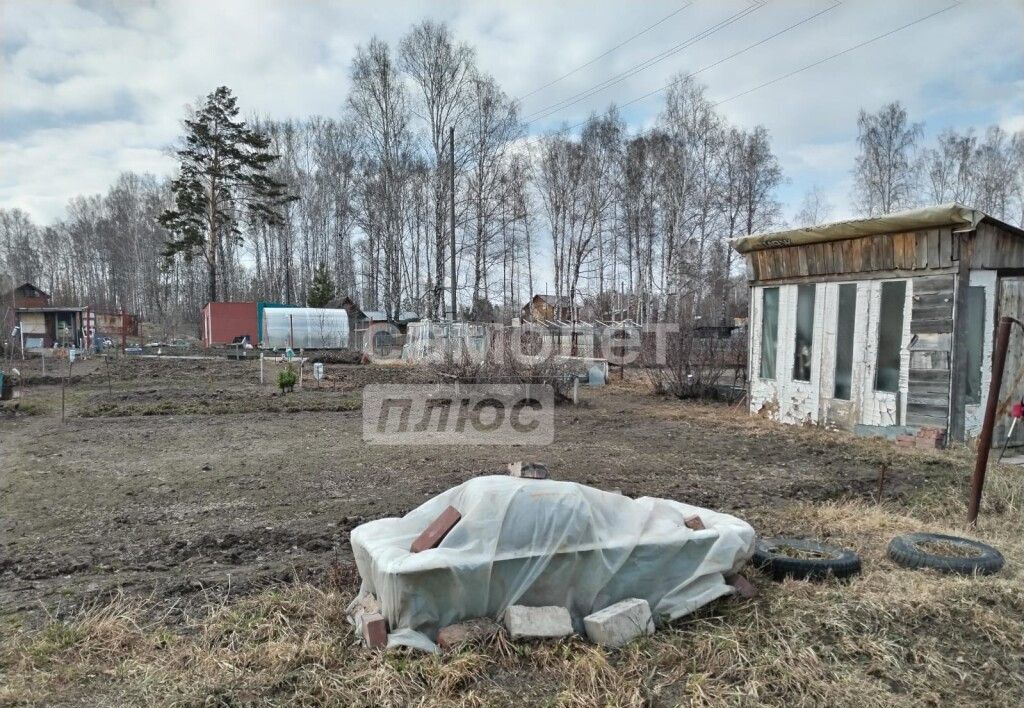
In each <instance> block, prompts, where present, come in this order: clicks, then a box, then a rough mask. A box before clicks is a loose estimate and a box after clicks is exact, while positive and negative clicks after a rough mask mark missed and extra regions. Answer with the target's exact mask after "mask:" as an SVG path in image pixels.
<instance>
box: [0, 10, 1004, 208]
mask: <svg viewBox="0 0 1024 708" xmlns="http://www.w3.org/2000/svg"><path fill="white" fill-rule="evenodd" d="M758 4H759V3H755V2H753V1H751V2H744V1H743V0H736V1H735V2H730V1H726V2H720V1H718V0H694V1H693V2H687V1H686V0H672V1H668V0H666V1H664V2H661V1H658V2H643V3H640V2H626V1H624V0H618V1H617V2H609V1H607V0H570V1H566V0H560V1H559V2H551V1H550V0H547V1H540V0H537V1H534V0H501V1H499V0H493V1H486V0H476V1H475V2H468V1H465V2H457V1H450V2H398V1H392V0H374V1H373V2H355V1H354V0H352V1H350V2H317V1H315V0H305V1H300V0H294V1H291V2H286V1H284V0H278V1H276V2H260V1H258V0H205V1H202V2H190V1H188V0H167V1H159V0H157V1H153V2H127V1H122V2H48V1H46V0H20V1H19V0H0V41H2V63H0V207H15V206H17V207H21V208H24V209H26V210H28V211H29V212H30V213H31V214H32V216H33V217H35V218H36V219H38V220H39V221H43V222H45V221H48V220H51V219H55V218H60V217H61V216H62V214H63V210H64V205H65V203H66V202H67V200H68V198H69V197H71V196H73V195H76V194H81V193H96V192H101V191H104V190H105V189H106V187H107V186H108V185H109V184H110V182H111V181H112V180H113V179H114V178H115V177H116V175H117V174H118V172H120V171H122V170H136V171H148V172H153V173H156V174H169V173H170V171H171V170H172V169H173V163H172V162H171V160H170V159H169V158H168V157H167V153H166V148H167V146H168V145H169V144H170V143H172V141H173V140H174V139H175V137H176V135H177V134H178V131H179V127H180V120H181V118H182V116H183V115H184V109H185V106H186V104H189V103H192V102H194V100H195V99H196V97H198V96H201V95H203V94H205V93H207V92H209V91H210V90H211V89H213V88H214V87H216V86H218V85H221V84H226V85H228V86H230V87H231V88H232V89H233V90H234V91H235V92H236V94H237V95H238V97H239V100H240V103H241V105H242V107H243V109H244V110H245V111H246V112H247V113H251V112H258V113H260V114H268V115H270V116H272V117H275V118H286V117H303V116H308V115H312V114H324V115H338V114H339V113H340V111H341V109H342V105H343V102H344V98H345V96H346V92H347V87H348V84H349V79H348V69H349V63H350V61H351V59H352V56H353V54H354V52H355V49H356V46H357V45H359V44H361V43H365V42H366V41H367V40H368V39H369V38H370V37H371V36H373V35H378V36H380V37H382V38H383V39H385V40H387V41H389V42H392V43H396V42H397V40H398V39H399V38H400V37H401V36H402V35H403V34H404V33H405V31H406V30H407V29H408V27H409V26H410V25H411V24H413V23H415V22H417V21H419V20H421V19H424V18H427V17H431V18H434V19H436V20H442V21H446V22H448V23H449V24H450V25H451V26H452V28H453V29H454V30H455V32H456V34H457V35H458V37H459V38H461V39H463V40H464V41H467V42H469V43H470V44H472V45H474V46H475V47H476V50H477V53H478V58H479V64H480V65H481V66H482V67H483V68H484V69H485V70H486V71H488V72H490V73H491V74H493V75H494V76H495V77H496V78H497V79H498V80H499V81H500V83H501V84H502V86H503V87H504V88H505V90H506V91H508V93H509V94H511V95H513V96H517V97H523V114H524V116H527V117H529V116H537V118H536V119H535V120H534V121H533V122H532V123H531V124H530V131H531V133H538V132H541V131H544V130H545V129H550V128H553V127H557V126H559V125H561V124H563V123H565V124H569V125H573V124H575V123H577V122H579V121H580V120H582V119H583V118H585V117H586V115H587V114H588V113H589V112H591V111H593V110H603V109H604V108H606V107H607V105H608V104H609V103H610V102H616V103H618V104H626V103H627V102H632V103H630V105H628V106H627V107H626V108H625V109H624V115H625V117H626V118H627V120H628V121H629V122H630V124H631V126H632V127H634V128H642V127H644V126H646V125H649V124H650V123H651V122H652V121H653V120H654V119H655V117H656V115H657V113H658V111H659V110H660V107H661V102H662V94H660V93H654V94H653V95H651V96H649V97H647V98H643V99H641V100H635V99H637V98H638V97H641V96H644V95H646V94H649V93H651V92H654V91H656V90H657V89H659V88H660V87H663V86H664V85H665V84H666V83H668V82H669V80H670V79H671V77H672V76H673V75H675V74H677V73H678V72H684V73H689V72H696V71H699V70H700V69H701V68H702V67H706V66H708V65H709V64H713V63H715V62H718V61H719V60H721V59H724V58H726V57H729V56H730V55H731V54H734V53H736V52H740V51H741V50H745V49H746V48H747V47H750V46H751V45H754V44H755V43H757V42H760V41H761V40H764V39H765V38H767V37H770V36H771V35H773V34H776V33H778V32H780V31H782V30H786V28H788V27H790V26H791V25H794V24H796V23H799V22H801V21H802V20H805V19H807V18H809V17H811V16H812V15H815V14H816V13H819V12H821V11H823V10H826V9H827V8H830V7H832V6H833V5H836V7H834V8H833V9H830V10H828V11H827V12H824V13H823V14H820V15H819V16H817V17H815V18H813V19H810V20H807V21H806V22H804V23H803V24H800V25H799V26H797V27H795V28H793V29H790V30H788V31H785V32H783V33H782V34H780V35H779V36H777V37H776V38H774V39H771V40H770V41H767V42H764V43H763V44H760V45H758V46H755V47H753V48H750V49H746V51H744V52H743V53H741V54H739V55H737V56H735V57H733V58H731V59H728V60H726V61H723V62H721V63H720V64H718V65H717V66H715V67H713V68H710V69H706V70H704V71H700V72H699V74H698V78H699V79H700V80H701V81H702V82H704V83H705V84H706V85H707V86H708V91H709V95H710V97H711V98H712V99H713V100H715V101H724V102H723V103H722V104H721V105H720V110H721V111H723V112H724V113H725V115H726V116H727V117H728V118H729V120H731V121H732V122H734V123H735V124H737V125H740V126H743V127H752V126H754V125H757V124H759V123H760V124H764V125H765V126H766V127H767V128H768V129H769V131H770V133H771V136H772V141H773V145H774V147H775V150H776V152H777V153H778V155H779V157H780V159H781V161H782V165H783V168H784V170H785V173H786V176H787V178H788V183H787V185H786V186H785V187H784V189H783V190H782V193H781V194H780V196H781V197H782V199H783V201H784V202H785V204H786V206H787V214H792V213H793V212H794V211H795V210H796V208H797V207H798V205H799V200H800V197H801V195H802V194H803V193H804V192H805V190H807V189H808V188H809V187H811V186H813V185H818V186H820V187H821V188H823V189H824V190H825V191H826V192H827V194H828V196H829V199H830V200H831V201H832V202H833V203H834V205H835V212H834V215H835V216H837V217H838V216H845V215H847V214H848V213H849V206H848V204H849V192H850V183H849V172H850V168H851V166H852V163H853V157H854V154H855V148H856V144H855V142H856V116H857V111H858V110H859V109H860V108H861V107H865V108H868V109H871V110H873V109H876V108H878V107H879V106H881V105H882V104H884V103H886V102H888V101H892V100H897V99H898V100H901V101H903V102H904V104H905V105H906V106H907V107H908V109H909V111H910V113H911V116H912V118H913V120H915V121H923V122H924V123H925V135H926V138H931V137H933V136H934V135H935V134H936V133H938V132H940V131H941V130H942V129H943V128H946V127H956V128H966V127H970V126H974V127H976V128H978V129H979V130H983V129H984V127H985V126H987V125H990V124H993V123H998V124H1000V125H1002V126H1003V127H1005V128H1009V129H1013V130H1017V129H1024V43H1022V41H1021V39H1022V37H1024V0H965V1H964V2H960V3H959V4H957V3H955V0H877V1H876V0H846V1H845V2H841V3H837V2H835V1H833V0H822V1H820V2H819V1H817V0H813V1H812V0H803V1H798V0H769V2H767V3H765V4H763V6H761V7H756V5H758ZM951 5H952V8H951V9H949V10H947V11H945V12H941V13H939V14H936V15H934V16H932V17H930V18H928V19H924V20H923V21H921V22H918V23H917V24H913V25H912V26H910V27H907V28H905V29H902V30H900V31H897V32H895V33H893V34H891V35H890V36H887V37H884V38H881V39H879V40H878V41H876V42H873V43H871V44H867V45H866V46H863V47H861V48H859V49H855V50H853V51H851V52H849V53H846V54H843V55H842V56H838V57H836V58H835V59H832V60H830V61H826V62H824V63H822V64H820V65H818V66H814V67H813V68H809V69H807V70H805V71H800V72H799V73H796V74H795V75H793V76H790V77H788V78H782V79H781V80H778V81H775V82H774V83H771V84H770V85H768V86H765V87H763V88H756V87H758V86H760V85H762V84H764V83H766V82H769V81H773V80H774V79H777V78H779V77H784V76H785V75H787V74H790V73H791V72H794V71H797V70H799V69H801V68H803V67H806V66H808V65H810V64H813V63H815V62H818V61H819V60H822V59H824V58H826V57H828V56H830V55H832V54H836V53H837V52H841V51H843V50H845V49H847V48H849V47H854V46H856V45H858V44H860V43H862V42H865V41H866V40H870V39H871V38H873V37H876V36H878V35H882V34H884V33H886V32H890V31H891V30H894V29H896V28H898V27H901V26H903V25H907V24H909V23H913V22H915V21H916V20H918V19H920V18H925V17H927V16H928V15H932V14H933V13H936V12H938V11H940V10H943V8H947V7H950V6H951ZM656 23H657V24H656ZM655 24H656V26H654V27H653V28H652V29H650V30H649V31H646V32H643V30H645V28H648V27H650V26H651V25H655ZM641 32H643V33H642V34H640V36H637V37H635V38H633V39H630V38H631V37H633V35H636V34H637V33H641ZM702 34H703V35H705V38H703V39H700V40H699V41H694V38H697V37H700V36H701V35H702ZM627 40H629V41H627ZM623 43H624V44H623ZM620 44H622V46H619V47H617V48H615V47H616V46H617V45H620ZM613 48H614V49H613ZM609 50H612V51H609ZM601 55H604V56H601ZM595 58H596V61H592V60H594V59H595ZM583 64H587V65H586V66H585V67H584V68H582V69H580V70H579V71H575V72H574V73H571V75H569V76H567V77H566V78H564V79H562V80H560V81H557V82H555V80H556V79H559V77H562V76H564V75H565V74H567V73H568V72H570V71H572V70H573V69H575V68H576V67H579V66H581V65H583ZM624 73H625V74H626V76H625V77H624V78H623V79H622V80H619V81H615V82H614V83H608V85H607V86H605V87H604V88H603V89H601V90H598V91H596V92H594V93H593V95H587V93H586V92H587V91H588V90H589V89H591V88H592V87H595V86H599V85H601V84H602V83H603V82H609V80H610V79H614V78H615V77H618V76H620V75H622V74H624ZM551 82H555V83H553V84H551V85H550V86H546V87H545V88H543V89H542V90H540V91H537V89H538V88H540V87H544V86H545V85H546V84H549V83H551ZM750 89H756V90H753V91H750V92H749V93H747V92H748V91H749V90H750ZM741 93H742V94H745V95H742V96H739V97H736V98H733V97H735V96H737V95H738V94H741ZM581 94H582V96H583V99H582V100H579V101H576V102H574V103H573V102H572V101H570V100H569V99H572V98H573V97H576V96H580V95H581ZM729 99H731V100H729ZM560 105H561V106H562V107H560V108H559V109H558V110H554V109H553V108H551V109H549V107H552V106H554V107H559V106H560ZM545 109H549V110H548V111H547V113H548V114H549V115H546V116H545Z"/></svg>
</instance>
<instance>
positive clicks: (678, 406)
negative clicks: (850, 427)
mask: <svg viewBox="0 0 1024 708" xmlns="http://www.w3.org/2000/svg"><path fill="white" fill-rule="evenodd" d="M51 369H52V367H51ZM23 373H24V374H25V377H26V381H27V382H28V385H27V386H26V388H25V391H24V397H23V398H22V399H21V400H20V401H19V402H18V404H19V405H18V409H17V410H12V406H8V407H7V409H6V410H5V411H0V500H2V501H0V504H2V509H0V613H17V614H23V613H26V612H27V613H29V615H31V614H33V613H39V612H42V611H43V610H45V611H46V612H50V613H56V614H58V615H59V614H60V613H62V612H65V611H69V610H70V609H72V608H75V607H78V606H80V605H82V604H83V603H87V602H90V601H94V600H100V599H103V598H104V597H107V596H109V595H111V594H114V593H117V592H119V591H124V592H127V593H135V594H142V595H146V596H152V597H155V598H157V599H159V600H161V601H163V600H166V601H167V604H168V605H169V606H171V605H174V604H179V605H181V604H187V603H189V602H192V601H196V600H199V599H206V598H208V597H209V595H210V594H211V593H216V594H217V596H219V597H222V596H223V595H224V594H225V593H227V594H230V595H234V594H241V593H248V592H251V591H252V590H254V589H256V588H261V587H264V586H266V585H268V584H274V583H283V582H288V581H291V580H293V579H297V578H298V579H308V580H312V581H313V582H328V581H329V582H331V583H334V584H337V585H341V586H343V587H350V588H354V587H355V586H356V584H357V582H358V578H357V575H356V573H355V569H354V565H353V562H352V555H351V549H350V547H349V543H348V534H349V531H350V530H351V529H352V528H353V527H354V526H356V525H358V524H360V523H362V522H364V521H367V520H370V519H375V518H379V517H383V516H393V515H401V514H404V513H405V512H407V511H409V510H410V509H412V508H414V507H415V506H417V505H418V504H420V503H421V502H423V501H425V500H426V499H428V498H430V497H431V496H433V495H434V494H437V493H438V492H441V491H442V490H444V489H447V488H449V487H451V486H453V485H455V484H458V483H460V482H462V481H464V480H466V479H469V478H471V477H473V476H475V475H481V474H491V473H501V472H503V471H504V468H505V465H506V463H508V462H509V461H511V460H516V459H527V460H540V461H543V462H545V463H546V464H547V465H548V466H549V468H550V469H551V470H552V473H553V476H554V477H556V478H558V479H567V480H573V481H578V482H584V483H586V484H590V485H594V486H597V487H601V488H603V489H619V490H621V491H622V492H623V493H625V494H627V495H630V496H645V495H653V496H664V497H670V498H674V499H679V500H683V501H687V502H689V503H694V504H698V505H702V506H708V507H712V508H716V509H721V510H725V511H729V512H732V513H736V514H738V515H740V516H743V517H745V518H747V519H748V520H750V521H751V522H752V523H754V525H755V527H757V526H759V525H764V526H768V527H770V526H772V523H771V520H772V513H773V510H774V509H777V508H779V506H780V505H783V504H788V503H790V502H792V501H794V500H825V499H836V498H845V497H867V496H870V495H873V494H874V493H875V490H876V485H877V479H878V471H879V467H880V465H882V464H883V463H886V462H890V461H891V462H892V469H891V470H890V472H889V474H888V479H887V483H886V488H885V494H886V495H887V497H892V496H897V495H900V494H904V493H906V492H907V491H909V490H917V489H921V488H924V487H927V485H928V484H929V482H930V481H934V480H936V479H937V478H939V477H947V478H948V477H949V476H951V475H962V474H963V470H964V469H966V468H965V467H964V466H963V460H962V459H961V457H960V456H957V455H956V454H949V453H941V452H936V453H934V454H930V455H921V454H919V453H918V454H913V455H910V454H904V453H902V452H901V451H898V450H896V449H895V448H894V447H893V446H892V445H891V443H885V442H880V441H871V440H864V439H858V438H854V437H852V436H850V435H848V434H846V433H839V432H827V431H822V430H818V429H816V428H814V429H802V428H796V427H786V426H779V425H775V424H772V423H769V422H767V421H762V420H759V419H756V418H750V417H749V416H748V415H746V413H745V411H744V410H743V409H742V408H734V407H728V406H722V405H715V406H712V405H702V404H696V403H686V402H681V401H677V400H674V399H666V398H659V397H655V396H653V395H651V394H650V393H649V392H648V391H649V389H648V388H647V387H646V386H645V382H644V380H643V376H642V375H640V374H634V375H633V378H632V380H627V381H626V382H622V383H620V382H614V383H613V384H612V385H610V386H608V387H604V388H601V389H586V390H585V391H584V395H583V403H582V405H580V406H576V407H573V406H564V407H559V408H558V410H557V412H556V416H555V423H556V432H555V443H554V444H553V445H551V446H548V447H544V448H537V449H528V448H512V447H484V446H473V447H457V446H451V447H408V446H403V447H384V446H371V445H367V444H365V443H363V442H362V440H361V426H362V418H361V412H360V409H359V394H360V390H361V388H362V387H363V386H364V385H365V384H367V383H372V382H389V383H392V382H399V381H417V382H419V381H428V380H430V379H431V376H430V374H429V373H428V372H425V371H422V370H417V369H407V368H398V367H381V366H359V365H340V364H339V365H328V367H327V373H328V378H327V381H326V382H324V383H323V384H322V385H321V387H319V388H316V387H310V386H309V385H307V387H306V388H305V389H304V390H302V391H296V392H295V393H294V394H289V395H286V396H282V395H280V394H278V393H277V392H276V391H275V390H274V388H273V387H272V386H271V385H270V383H269V380H270V379H271V378H272V370H271V369H269V368H268V371H267V372H266V375H267V380H268V383H267V384H265V385H263V386H261V385H260V383H259V374H258V363H257V362H252V361H248V362H230V361H226V360H201V359H186V360H171V359H159V360H158V359H128V360H122V361H115V362H113V363H109V364H108V363H106V362H104V361H103V360H102V359H99V360H97V359H93V360H91V361H88V362H84V363H81V362H80V363H76V364H75V367H74V370H73V372H72V377H71V379H70V381H71V383H70V384H69V385H68V387H67V390H66V400H65V406H66V420H65V423H64V425H62V424H61V418H60V405H61V404H60V400H61V387H60V385H59V384H58V383H56V381H59V379H57V380H55V379H54V378H53V376H52V371H51V372H50V376H48V377H46V378H43V377H42V376H41V375H40V374H39V370H38V368H34V367H33V366H31V365H28V366H24V367H23Z"/></svg>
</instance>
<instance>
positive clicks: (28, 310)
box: [0, 283, 88, 349]
mask: <svg viewBox="0 0 1024 708" xmlns="http://www.w3.org/2000/svg"><path fill="white" fill-rule="evenodd" d="M12 302H13V305H14V307H13V313H11V310H10V303H12ZM4 305H7V307H8V312H9V313H10V314H8V316H7V321H6V322H5V327H4V329H5V330H6V331H5V332H4V335H9V334H10V333H11V331H12V330H13V329H14V328H15V327H17V331H16V332H15V334H14V336H15V339H16V341H17V342H18V346H23V347H24V348H26V349H39V348H43V347H53V346H55V345H59V346H67V347H82V346H84V345H86V344H87V339H86V334H85V331H84V328H83V326H82V325H83V321H84V313H85V312H86V310H87V309H88V308H85V307H66V306H54V305H51V304H50V295H49V293H47V292H44V291H43V290H41V289H40V288H38V287H36V286H35V285H33V284H32V283H22V284H21V285H19V286H18V287H16V288H14V290H13V291H11V290H8V291H7V292H6V293H4V295H3V304H2V305H0V307H2V306H4Z"/></svg>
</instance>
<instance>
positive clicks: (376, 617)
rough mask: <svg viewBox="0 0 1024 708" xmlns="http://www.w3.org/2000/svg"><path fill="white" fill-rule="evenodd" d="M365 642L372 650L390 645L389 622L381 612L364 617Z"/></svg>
mask: <svg viewBox="0 0 1024 708" xmlns="http://www.w3.org/2000/svg"><path fill="white" fill-rule="evenodd" d="M363 641H364V642H366V646H368V647H369V648H370V649H379V648H381V647H386V646H387V645H388V621H387V620H386V619H384V615H382V614H380V613H379V612H375V613H373V614H369V615H364V616H363Z"/></svg>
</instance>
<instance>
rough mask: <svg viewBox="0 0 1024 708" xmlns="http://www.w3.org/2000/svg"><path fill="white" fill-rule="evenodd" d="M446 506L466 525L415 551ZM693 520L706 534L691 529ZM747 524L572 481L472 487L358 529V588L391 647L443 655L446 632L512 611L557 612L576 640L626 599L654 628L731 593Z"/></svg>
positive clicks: (498, 481) (505, 481)
mask: <svg viewBox="0 0 1024 708" xmlns="http://www.w3.org/2000/svg"><path fill="white" fill-rule="evenodd" d="M449 505H451V506H454V507H455V508H456V509H458V510H459V512H461V514H462V519H461V520H460V521H459V523H458V524H457V525H456V526H455V528H453V529H452V531H451V532H450V533H449V534H448V535H447V536H446V537H445V538H444V540H443V541H442V542H441V544H440V546H439V547H438V548H435V549H431V550H427V551H422V552H420V553H411V552H410V551H409V547H410V546H411V544H412V542H413V540H414V539H415V538H416V537H417V536H418V535H419V534H420V533H421V532H422V531H423V530H424V529H425V528H426V527H427V526H428V525H429V524H430V522H432V521H433V520H434V519H435V518H437V516H438V515H439V514H440V513H441V512H442V511H444V509H445V508H446V507H448V506H449ZM693 515H698V516H700V518H701V520H702V521H703V523H704V525H705V527H706V528H705V529H704V530H700V531H693V530H691V529H689V528H687V527H686V526H685V525H684V523H683V522H684V520H685V519H687V518H688V517H690V516H693ZM753 546H754V530H753V529H752V528H751V527H750V525H749V524H747V523H746V522H745V521H742V520H740V519H737V518H736V517H733V516H729V515H728V514H721V513H718V512H714V511H710V510H708V509H702V508H700V507H696V506H690V505H688V504H683V503H681V502H677V501H672V500H669V499H658V498H654V497H642V498H640V499H630V498H628V497H624V496H622V495H620V494H615V493H611V492H604V491H601V490H599V489H594V488H592V487H587V486H584V485H582V484H576V483H573V482H560V481H554V480H530V479H519V478H514V477H505V476H489V477H477V478H475V479H472V480H470V481H468V482H465V483H463V484H461V485H459V486H458V487H455V488H453V489H449V490H448V491H446V492H444V493H442V494H439V495H438V496H436V497H434V498H433V499H431V500H430V501H428V502H426V503H424V504H423V505H422V506H420V507H418V508H417V509H414V510H413V511H411V512H409V513H408V514H406V515H405V516H404V517H402V518H400V519H398V518H388V519H378V520H376V521H371V522H369V523H366V524H363V525H361V526H358V527H357V528H355V529H353V530H352V550H353V552H354V554H355V560H356V565H357V567H358V569H359V574H360V576H361V577H362V580H363V583H362V588H361V591H360V597H362V596H365V595H367V594H372V595H375V596H376V598H377V600H378V602H379V603H380V606H381V612H382V613H383V614H384V616H385V617H386V618H387V621H388V626H389V627H390V628H391V634H390V636H389V645H406V646H413V647H417V648H420V649H425V650H427V651H433V650H435V649H436V647H435V645H434V643H433V639H434V638H435V637H436V634H437V631H438V630H439V629H441V628H443V627H445V626H447V625H450V624H454V623H457V622H461V621H464V620H467V619H472V618H476V617H492V618H495V619H497V618H499V617H500V616H501V614H502V613H503V612H504V610H505V608H506V607H508V606H509V605H514V604H519V605H528V606H534V607H539V606H545V605H558V606H561V607H565V608H567V609H568V610H569V613H570V614H571V616H572V619H573V624H574V625H575V627H576V630H577V631H582V629H583V618H584V617H585V616H586V615H588V614H591V613H592V612H595V611H597V610H601V609H604V608H605V607H607V606H608V605H611V604H613V603H615V602H618V601H619V600H623V599H626V598H631V597H638V598H644V599H646V600H647V601H648V602H649V603H650V606H651V610H652V612H653V613H654V615H655V621H656V622H658V623H659V624H661V623H663V622H665V621H667V620H672V619H675V618H677V617H680V616H682V615H685V614H687V613H690V612H693V611H694V610H696V609H697V608H699V607H701V606H703V605H705V604H707V603H709V602H711V601H712V600H715V599H717V598H719V597H721V596H723V595H727V594H729V593H731V592H732V588H731V587H730V586H729V585H727V584H726V582H725V578H724V577H723V576H724V574H727V573H729V572H731V571H734V570H737V569H738V568H739V567H740V566H742V565H743V564H744V563H745V562H746V561H747V560H748V559H749V558H750V556H751V555H752V553H753Z"/></svg>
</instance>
